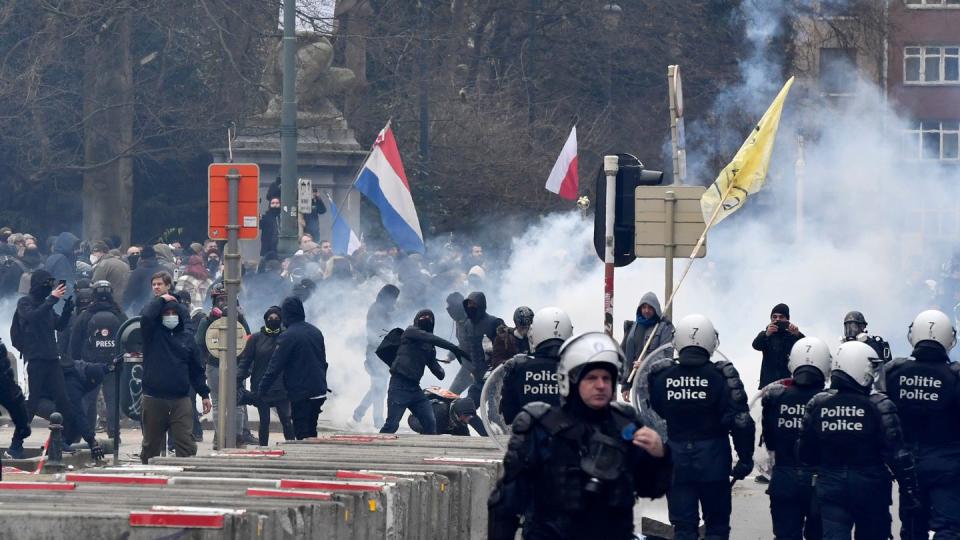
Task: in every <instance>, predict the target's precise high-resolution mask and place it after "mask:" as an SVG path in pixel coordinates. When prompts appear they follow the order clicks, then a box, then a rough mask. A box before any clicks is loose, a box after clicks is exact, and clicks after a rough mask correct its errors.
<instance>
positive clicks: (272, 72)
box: [261, 32, 356, 127]
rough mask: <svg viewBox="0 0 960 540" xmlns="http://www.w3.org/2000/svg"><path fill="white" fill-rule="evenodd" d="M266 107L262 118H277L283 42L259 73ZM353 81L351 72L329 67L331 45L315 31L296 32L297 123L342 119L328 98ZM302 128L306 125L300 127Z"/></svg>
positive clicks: (277, 45) (280, 100)
mask: <svg viewBox="0 0 960 540" xmlns="http://www.w3.org/2000/svg"><path fill="white" fill-rule="evenodd" d="M262 82H263V86H264V92H265V93H266V98H267V108H266V110H265V111H264V112H263V114H262V115H261V117H262V118H263V119H264V120H270V121H276V120H277V119H279V118H280V111H281V108H282V104H283V43H282V41H280V42H278V43H277V44H276V45H275V46H274V47H273V49H272V52H271V54H270V56H269V58H268V59H267V65H266V68H265V69H264V73H263V81H262ZM355 83H356V75H354V73H353V71H351V70H349V69H346V68H340V67H333V45H332V44H331V43H330V41H329V40H328V39H327V38H325V37H323V36H320V35H319V34H316V33H315V32H297V124H298V125H300V124H301V123H303V124H306V125H310V124H318V123H321V122H324V121H327V122H329V121H336V122H342V121H343V113H341V112H340V110H339V109H337V107H336V106H335V105H334V104H333V103H331V102H330V99H329V97H330V96H333V95H336V94H339V93H342V92H345V91H348V90H350V89H351V88H353V86H354V85H355ZM304 127H306V126H304Z"/></svg>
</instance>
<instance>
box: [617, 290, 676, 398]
mask: <svg viewBox="0 0 960 540" xmlns="http://www.w3.org/2000/svg"><path fill="white" fill-rule="evenodd" d="M643 304H647V305H649V306H650V307H652V308H653V311H654V313H656V314H657V319H658V320H659V321H660V324H659V325H656V324H655V322H656V321H654V324H650V325H649V326H642V325H639V324H637V323H636V322H634V324H633V327H632V328H631V329H630V331H629V332H627V335H625V336H624V337H623V354H624V356H625V357H626V363H625V364H624V369H623V373H621V377H620V382H621V383H625V382H626V377H627V376H628V375H629V374H630V370H631V369H632V366H633V362H635V361H636V360H637V359H638V358H639V356H640V351H642V350H643V345H644V344H645V343H646V342H647V338H649V337H650V332H652V331H653V329H654V326H656V333H655V334H654V336H653V341H651V342H650V347H649V348H648V349H647V356H649V355H650V353H651V352H652V351H655V350H657V349H658V348H659V347H661V346H662V345H665V344H667V343H670V342H672V341H673V323H671V322H670V319H665V318H663V310H662V309H661V308H660V299H659V298H657V295H656V294H655V293H653V292H649V291H648V292H647V293H645V294H644V295H643V296H641V297H640V303H638V304H637V318H639V317H640V306H642V305H643ZM662 356H670V357H672V356H673V347H667V348H666V349H665V350H664V351H663V353H662Z"/></svg>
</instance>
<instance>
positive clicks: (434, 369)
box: [430, 364, 447, 381]
mask: <svg viewBox="0 0 960 540" xmlns="http://www.w3.org/2000/svg"><path fill="white" fill-rule="evenodd" d="M430 373H433V375H434V376H435V377H436V378H438V379H440V380H441V381H442V380H443V378H444V377H446V376H447V373H446V372H445V371H443V366H441V365H439V364H431V365H430Z"/></svg>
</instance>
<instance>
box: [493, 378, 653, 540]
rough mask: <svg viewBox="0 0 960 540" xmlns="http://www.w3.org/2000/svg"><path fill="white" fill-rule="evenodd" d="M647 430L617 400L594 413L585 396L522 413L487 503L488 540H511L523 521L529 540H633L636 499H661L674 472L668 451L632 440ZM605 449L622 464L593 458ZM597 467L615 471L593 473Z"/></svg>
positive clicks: (535, 406) (536, 405)
mask: <svg viewBox="0 0 960 540" xmlns="http://www.w3.org/2000/svg"><path fill="white" fill-rule="evenodd" d="M574 394H576V392H574ZM641 426H642V423H641V422H640V419H639V418H638V417H637V415H636V412H635V411H634V410H633V409H632V408H631V407H630V406H628V405H626V404H621V403H616V402H614V403H611V404H610V406H609V407H607V408H605V409H603V410H600V411H595V410H593V409H589V408H588V407H587V406H586V405H584V404H583V402H582V401H580V400H579V395H576V396H575V398H571V400H568V402H567V403H566V404H565V405H563V406H552V405H547V404H545V403H531V404H529V405H527V406H526V407H524V408H523V411H522V412H521V413H520V414H518V415H517V417H516V418H515V419H514V422H513V435H512V436H511V438H510V443H509V445H508V447H507V453H506V455H505V456H504V458H503V476H502V477H501V478H500V480H499V481H498V482H497V485H496V488H495V489H494V490H493V493H492V494H491V495H490V500H489V502H488V509H489V512H490V514H489V515H490V522H489V528H488V532H489V538H490V539H491V540H513V538H514V536H515V534H516V529H517V527H518V521H519V516H521V515H522V516H523V518H524V522H523V538H524V539H527V540H531V539H537V540H539V539H556V540H562V539H571V540H572V539H581V538H603V539H610V540H626V539H632V538H634V536H633V507H634V504H635V503H636V500H637V498H638V497H650V498H657V497H661V496H663V494H664V493H665V492H666V490H667V488H668V487H669V483H670V470H671V466H670V454H669V449H665V452H667V453H666V454H665V455H664V457H662V458H654V457H653V456H651V455H650V454H648V453H647V452H646V451H645V450H643V449H641V448H640V447H638V446H636V445H634V444H633V443H632V442H631V440H630V439H632V437H633V435H632V434H633V432H634V431H635V430H636V429H638V428H639V427H641ZM599 448H603V450H605V452H603V453H604V454H605V455H615V456H617V458H619V459H612V460H592V459H591V458H590V456H592V455H596V454H597V453H598V452H597V449H599ZM598 462H602V463H604V464H606V465H609V467H602V470H596V469H593V468H592V466H593V465H594V464H595V463H598ZM585 467H588V468H589V470H591V473H592V475H593V476H591V475H589V474H588V473H587V472H586V471H585V470H584V469H585ZM598 475H599V476H603V477H604V479H600V478H598V477H597V476H598Z"/></svg>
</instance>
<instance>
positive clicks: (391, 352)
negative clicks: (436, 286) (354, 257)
mask: <svg viewBox="0 0 960 540" xmlns="http://www.w3.org/2000/svg"><path fill="white" fill-rule="evenodd" d="M402 335H403V329H402V328H394V329H393V330H391V331H389V332H387V335H385V336H383V341H381V342H380V345H379V346H377V356H378V357H379V358H380V359H381V360H383V363H384V364H386V365H388V366H391V367H392V366H393V361H394V360H395V359H396V358H397V350H398V349H400V336H402ZM12 337H13V336H11V338H12Z"/></svg>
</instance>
